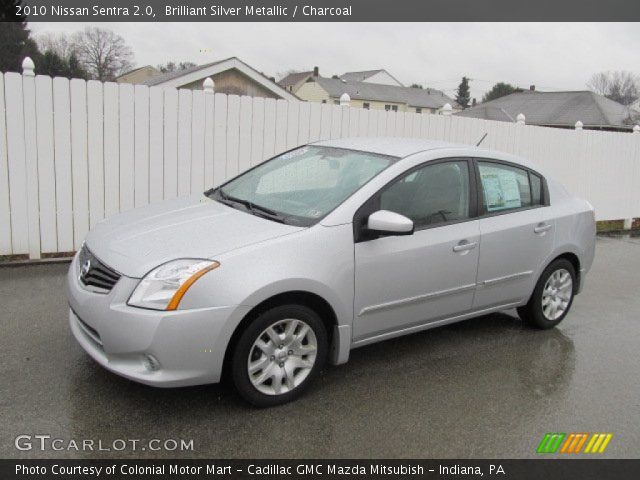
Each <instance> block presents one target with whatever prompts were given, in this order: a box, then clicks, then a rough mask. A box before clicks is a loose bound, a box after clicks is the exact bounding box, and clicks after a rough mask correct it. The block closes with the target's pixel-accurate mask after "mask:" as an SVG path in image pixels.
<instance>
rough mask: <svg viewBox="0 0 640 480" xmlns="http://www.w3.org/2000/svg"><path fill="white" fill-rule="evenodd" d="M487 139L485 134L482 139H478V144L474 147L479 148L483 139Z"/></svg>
mask: <svg viewBox="0 0 640 480" xmlns="http://www.w3.org/2000/svg"><path fill="white" fill-rule="evenodd" d="M485 138H487V134H486V133H485V134H484V135H483V136H482V138H481V139H480V141H479V142H478V143H476V147H479V146H480V144H481V143H482V142H483V141H484V139H485Z"/></svg>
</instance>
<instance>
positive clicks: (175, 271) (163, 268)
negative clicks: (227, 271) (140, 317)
mask: <svg viewBox="0 0 640 480" xmlns="http://www.w3.org/2000/svg"><path fill="white" fill-rule="evenodd" d="M219 266H220V264H219V263H218V262H215V261H212V260H198V259H182V260H173V261H171V262H168V263H165V264H163V265H160V266H159V267H157V268H154V269H153V270H151V271H150V272H149V273H147V275H145V277H144V278H143V279H142V280H140V283H138V286H137V287H136V289H135V290H134V291H133V293H132V294H131V297H130V298H129V302H127V303H128V304H129V305H132V306H135V307H144V308H151V309H153V310H176V309H177V308H178V305H179V304H180V300H182V297H183V296H184V294H185V293H186V292H187V290H188V289H189V287H190V286H191V285H193V283H194V282H195V281H196V280H198V279H199V278H200V277H201V276H203V275H204V274H205V273H207V272H209V271H211V270H213V269H214V268H218V267H219Z"/></svg>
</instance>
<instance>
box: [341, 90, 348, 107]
mask: <svg viewBox="0 0 640 480" xmlns="http://www.w3.org/2000/svg"><path fill="white" fill-rule="evenodd" d="M350 102H351V97H350V96H349V94H348V93H346V92H345V93H343V94H342V95H340V105H342V106H343V107H348V106H349V103H350Z"/></svg>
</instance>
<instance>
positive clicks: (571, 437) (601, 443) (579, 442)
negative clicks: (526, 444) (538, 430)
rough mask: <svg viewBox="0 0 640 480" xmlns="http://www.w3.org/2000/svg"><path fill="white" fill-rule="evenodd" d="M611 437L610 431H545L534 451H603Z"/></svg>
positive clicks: (541, 452)
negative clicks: (568, 432) (591, 432)
mask: <svg viewBox="0 0 640 480" xmlns="http://www.w3.org/2000/svg"><path fill="white" fill-rule="evenodd" d="M612 438H613V434H612V433H594V434H590V433H570V434H568V435H567V434H566V433H547V434H545V436H544V437H543V438H542V441H541V442H540V445H538V449H537V450H536V453H539V454H550V453H568V454H570V453H604V451H605V450H606V449H607V446H608V445H609V442H610V441H611V439H612ZM587 439H588V441H587ZM585 445H586V447H585ZM583 447H584V451H583V450H582V449H583Z"/></svg>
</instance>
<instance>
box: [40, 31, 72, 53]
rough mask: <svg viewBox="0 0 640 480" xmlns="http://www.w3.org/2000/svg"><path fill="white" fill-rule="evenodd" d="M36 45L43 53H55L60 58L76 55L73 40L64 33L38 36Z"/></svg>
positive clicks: (46, 33) (49, 33)
mask: <svg viewBox="0 0 640 480" xmlns="http://www.w3.org/2000/svg"><path fill="white" fill-rule="evenodd" d="M36 43H37V44H38V48H39V49H40V51H41V52H47V51H49V52H53V53H55V54H56V55H57V56H59V57H60V58H69V57H70V56H71V54H73V53H76V51H75V45H74V44H73V42H72V41H71V38H70V37H69V36H68V35H66V34H64V33H51V32H45V33H41V34H40V35H38V36H36Z"/></svg>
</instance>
